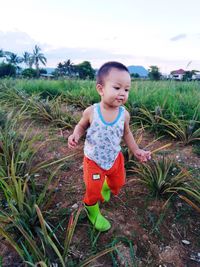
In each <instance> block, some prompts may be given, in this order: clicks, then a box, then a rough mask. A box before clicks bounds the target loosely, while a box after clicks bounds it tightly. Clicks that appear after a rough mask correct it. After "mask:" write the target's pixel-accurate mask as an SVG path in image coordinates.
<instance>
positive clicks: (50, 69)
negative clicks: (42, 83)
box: [45, 68, 55, 74]
mask: <svg viewBox="0 0 200 267" xmlns="http://www.w3.org/2000/svg"><path fill="white" fill-rule="evenodd" d="M45 70H46V71H47V74H51V73H52V72H53V71H54V70H55V68H45Z"/></svg>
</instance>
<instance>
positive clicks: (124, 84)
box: [97, 68, 131, 107]
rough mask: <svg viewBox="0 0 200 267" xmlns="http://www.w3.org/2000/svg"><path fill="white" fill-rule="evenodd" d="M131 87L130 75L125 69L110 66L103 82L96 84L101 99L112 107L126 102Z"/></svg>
mask: <svg viewBox="0 0 200 267" xmlns="http://www.w3.org/2000/svg"><path fill="white" fill-rule="evenodd" d="M130 87H131V77H130V75H129V73H128V72H127V71H123V70H118V69H116V68H112V69H111V70H110V72H109V74H108V75H107V76H106V77H105V78H104V84H103V85H100V84H97V91H98V92H99V94H100V96H101V101H103V102H104V103H105V104H107V105H109V106H113V107H118V106H121V105H123V104H125V103H126V101H127V99H128V95H129V90H130Z"/></svg>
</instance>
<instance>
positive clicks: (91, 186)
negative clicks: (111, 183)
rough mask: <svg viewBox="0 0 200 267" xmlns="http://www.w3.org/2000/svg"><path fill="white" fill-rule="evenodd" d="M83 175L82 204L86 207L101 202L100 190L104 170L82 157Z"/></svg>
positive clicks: (103, 178)
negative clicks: (83, 192)
mask: <svg viewBox="0 0 200 267" xmlns="http://www.w3.org/2000/svg"><path fill="white" fill-rule="evenodd" d="M83 173H84V182H85V189H86V192H85V196H84V199H83V201H84V203H85V204H86V205H94V204H96V203H97V202H98V201H103V200H104V199H103V197H102V195H101V190H102V186H103V183H104V180H105V174H104V170H102V169H101V168H100V167H99V166H98V165H97V164H96V163H95V162H93V161H92V160H90V159H88V158H86V157H84V161H83Z"/></svg>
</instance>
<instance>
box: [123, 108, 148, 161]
mask: <svg viewBox="0 0 200 267" xmlns="http://www.w3.org/2000/svg"><path fill="white" fill-rule="evenodd" d="M129 122H130V115H129V113H128V111H127V110H126V111H125V124H124V141H125V143H126V145H127V146H128V148H129V149H130V151H131V152H132V153H133V154H134V156H135V157H136V158H137V159H138V160H139V161H140V162H146V161H147V160H149V159H150V158H151V152H150V151H145V150H143V149H140V148H139V147H138V145H137V144H136V142H135V139H134V137H133V134H132V132H131V130H130V127H129Z"/></svg>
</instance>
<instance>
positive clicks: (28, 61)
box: [23, 52, 33, 69]
mask: <svg viewBox="0 0 200 267" xmlns="http://www.w3.org/2000/svg"><path fill="white" fill-rule="evenodd" d="M23 61H24V63H25V64H26V65H27V66H28V67H29V68H30V69H32V67H33V55H32V54H31V53H29V52H24V54H23Z"/></svg>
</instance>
